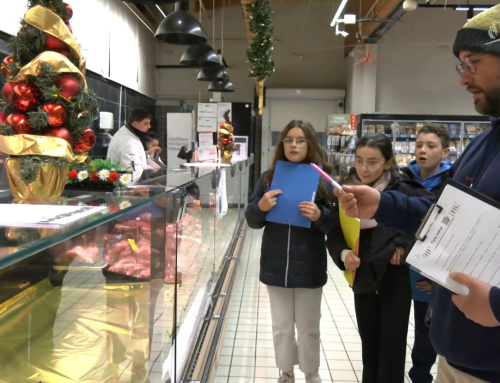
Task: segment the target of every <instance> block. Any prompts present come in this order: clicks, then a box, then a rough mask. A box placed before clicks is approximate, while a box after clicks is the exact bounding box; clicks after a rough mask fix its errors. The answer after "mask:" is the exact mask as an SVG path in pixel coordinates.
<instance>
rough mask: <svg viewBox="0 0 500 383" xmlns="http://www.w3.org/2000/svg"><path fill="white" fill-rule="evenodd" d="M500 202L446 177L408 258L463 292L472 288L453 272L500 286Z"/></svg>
mask: <svg viewBox="0 0 500 383" xmlns="http://www.w3.org/2000/svg"><path fill="white" fill-rule="evenodd" d="M499 222H500V203H498V202H497V201H495V200H493V199H491V198H489V197H487V196H485V195H483V194H481V193H479V192H477V191H475V190H472V189H470V188H468V187H467V186H465V185H463V184H461V183H458V182H456V181H454V180H451V179H450V180H447V182H446V183H445V185H444V187H443V191H442V193H441V196H440V197H439V199H438V201H437V202H436V203H435V204H433V205H432V206H431V208H430V209H429V211H428V212H427V214H426V216H425V217H424V219H423V221H422V224H421V225H420V227H419V229H418V230H417V233H416V235H415V237H416V239H417V241H416V242H415V245H414V246H413V248H412V250H411V251H410V253H409V254H408V256H407V258H406V262H407V263H408V264H409V265H410V267H411V268H412V269H413V270H415V271H417V272H418V273H420V274H421V275H422V276H424V277H426V278H428V279H430V280H432V281H434V282H436V283H438V284H440V285H442V286H444V287H445V288H447V289H449V290H451V291H452V292H454V293H456V294H459V295H467V294H468V293H469V291H468V288H467V287H466V286H464V285H461V284H459V283H457V282H456V281H454V280H453V279H451V278H450V277H449V273H450V272H451V271H458V272H463V273H466V274H469V275H471V276H473V277H475V278H477V279H479V280H482V281H483V282H486V283H488V284H490V285H492V286H497V287H500V273H498V270H500V251H498V250H500V224H499Z"/></svg>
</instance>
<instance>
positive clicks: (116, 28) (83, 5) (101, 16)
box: [0, 0, 157, 97]
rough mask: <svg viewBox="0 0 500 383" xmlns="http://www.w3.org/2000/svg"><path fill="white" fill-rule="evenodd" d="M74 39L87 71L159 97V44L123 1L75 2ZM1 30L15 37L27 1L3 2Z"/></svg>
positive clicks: (6, 0)
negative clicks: (157, 72) (157, 57)
mask: <svg viewBox="0 0 500 383" xmlns="http://www.w3.org/2000/svg"><path fill="white" fill-rule="evenodd" d="M69 3H70V5H71V7H72V8H73V11H74V16H73V18H72V19H71V22H70V24H71V26H72V28H73V32H74V36H75V38H76V39H77V41H78V42H79V43H80V44H81V46H82V54H83V55H84V56H85V57H86V58H87V68H88V69H89V70H91V71H93V72H96V73H98V74H100V75H102V76H104V77H106V78H109V79H111V80H113V81H116V82H118V83H120V84H122V85H125V86H127V87H129V88H131V89H134V90H137V91H139V92H141V93H143V94H146V95H148V96H150V97H155V96H156V69H155V65H156V62H155V59H156V44H157V43H156V41H155V39H154V36H153V33H152V32H151V31H149V30H148V29H147V28H146V27H145V26H144V25H143V24H142V22H141V21H140V20H139V19H137V17H136V16H135V15H134V14H133V13H132V12H131V11H130V10H129V8H128V7H127V6H126V5H125V3H123V2H122V1H121V0H72V1H69ZM0 9H2V11H3V12H2V22H1V23H0V29H1V30H2V31H4V32H7V33H10V34H15V33H17V31H18V30H19V20H20V19H21V18H22V17H23V15H24V13H25V12H26V9H27V8H26V1H21V0H14V1H13V0H0Z"/></svg>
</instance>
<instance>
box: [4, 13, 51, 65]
mask: <svg viewBox="0 0 500 383" xmlns="http://www.w3.org/2000/svg"><path fill="white" fill-rule="evenodd" d="M8 46H9V50H10V51H11V52H13V54H14V59H15V60H16V62H17V63H18V64H19V65H21V66H24V65H26V64H27V63H29V62H30V61H31V60H33V59H34V58H35V57H36V56H37V55H38V54H40V53H41V52H42V51H43V50H44V49H45V33H44V32H42V31H41V30H39V29H37V28H35V27H33V26H31V25H29V24H27V23H26V22H25V21H22V22H21V31H20V32H18V34H17V35H16V36H14V37H13V38H12V39H11V40H10V41H9V44H8Z"/></svg>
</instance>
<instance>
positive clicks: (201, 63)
mask: <svg viewBox="0 0 500 383" xmlns="http://www.w3.org/2000/svg"><path fill="white" fill-rule="evenodd" d="M181 64H182V65H189V66H196V67H199V68H202V67H209V66H215V67H220V66H221V62H220V60H219V56H217V53H216V52H215V51H214V50H213V49H212V47H211V46H210V45H208V44H207V43H202V44H197V45H191V46H190V47H189V48H188V49H187V50H186V52H184V54H183V55H182V57H181Z"/></svg>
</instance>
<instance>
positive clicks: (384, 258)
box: [326, 171, 431, 294]
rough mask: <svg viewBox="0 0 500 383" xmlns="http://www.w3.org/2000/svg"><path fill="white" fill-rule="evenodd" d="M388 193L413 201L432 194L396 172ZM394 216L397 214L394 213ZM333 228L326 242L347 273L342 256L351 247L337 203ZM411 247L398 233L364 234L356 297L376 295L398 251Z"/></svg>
mask: <svg viewBox="0 0 500 383" xmlns="http://www.w3.org/2000/svg"><path fill="white" fill-rule="evenodd" d="M387 190H397V191H399V192H401V193H403V194H406V195H408V196H411V197H428V196H431V193H430V192H428V191H427V190H426V189H425V188H424V187H423V186H422V185H420V184H419V183H417V182H414V181H409V180H402V179H401V176H400V175H399V173H398V172H397V171H394V172H393V173H392V174H391V181H390V182H389V185H388V186H387V188H386V189H385V191H387ZM394 214H398V213H397V212H394ZM330 228H331V229H330V232H329V233H328V237H327V241H326V244H327V248H328V251H329V252H330V256H331V257H332V258H333V261H334V262H335V264H336V265H337V266H338V267H339V268H340V269H341V270H345V266H344V262H342V258H341V256H342V251H343V250H345V249H348V246H347V244H346V242H345V240H344V235H343V234H342V228H341V226H340V218H339V209H338V203H337V200H336V199H335V200H334V206H333V207H332V210H331V212H330ZM412 243H413V239H412V238H409V237H405V236H404V235H402V234H401V233H400V232H399V231H398V230H396V229H392V228H388V227H385V226H382V225H377V226H376V227H374V228H371V229H363V230H361V235H360V240H359V257H360V258H361V265H360V267H359V268H358V269H357V270H356V276H355V278H354V286H353V291H354V293H356V294H365V293H370V292H374V291H377V290H378V288H379V286H380V281H381V279H382V277H383V276H384V274H385V272H386V270H387V268H388V266H389V265H390V261H391V258H392V256H393V255H394V252H395V251H396V247H401V248H403V249H405V248H407V247H408V246H411V245H412ZM401 267H405V266H401ZM406 274H408V272H406ZM406 278H408V275H406ZM408 284H409V279H408Z"/></svg>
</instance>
